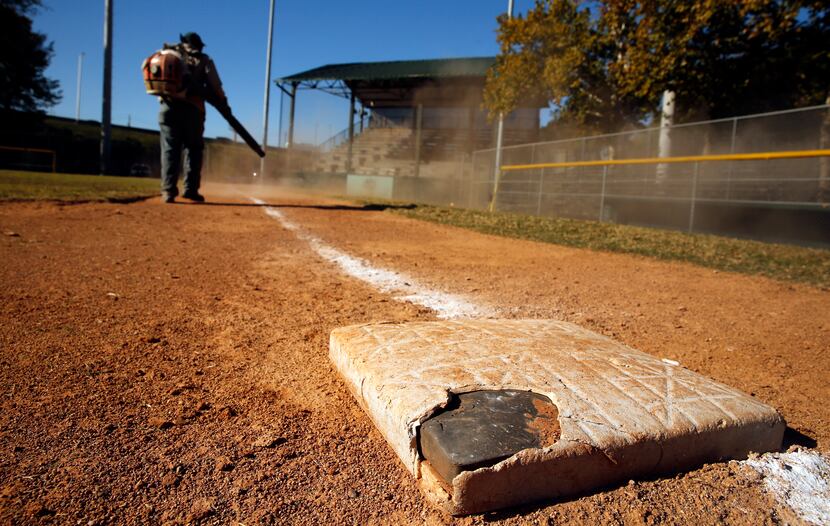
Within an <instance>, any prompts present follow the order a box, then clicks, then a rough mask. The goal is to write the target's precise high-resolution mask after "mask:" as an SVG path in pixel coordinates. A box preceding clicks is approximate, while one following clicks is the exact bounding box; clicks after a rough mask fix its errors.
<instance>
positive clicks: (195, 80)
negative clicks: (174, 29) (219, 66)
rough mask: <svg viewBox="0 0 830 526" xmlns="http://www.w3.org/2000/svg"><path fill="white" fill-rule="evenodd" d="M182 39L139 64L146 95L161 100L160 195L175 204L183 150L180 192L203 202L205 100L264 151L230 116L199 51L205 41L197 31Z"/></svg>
mask: <svg viewBox="0 0 830 526" xmlns="http://www.w3.org/2000/svg"><path fill="white" fill-rule="evenodd" d="M179 38H180V40H181V42H180V43H179V44H175V45H169V44H165V45H164V48H163V49H161V50H159V51H157V52H155V53H153V54H152V55H151V56H150V57H148V58H147V59H146V60H145V61H144V63H143V64H142V66H141V69H142V71H143V76H144V86H145V88H146V89H147V93H149V94H150V95H156V96H158V98H159V101H160V103H161V110H160V111H159V127H160V129H161V195H162V199H163V200H164V202H165V203H173V202H175V200H176V196H177V195H179V190H178V188H177V183H178V178H179V172H180V170H181V161H182V151H184V154H185V155H184V192H183V193H182V197H184V198H185V199H189V200H191V201H194V202H197V203H202V202H204V200H205V198H204V197H203V196H202V194H200V193H199V185H200V182H201V172H202V154H203V152H204V147H205V143H204V139H203V137H202V135H203V133H204V130H205V102H208V103H210V104H211V105H212V106H214V107H215V108H216V109H217V110H218V111H219V113H221V114H222V116H223V117H225V119H226V120H227V121H228V123H229V124H230V125H231V126H232V127H233V128H234V129H235V130H236V131H237V133H239V135H240V136H241V137H242V138H243V139H244V140H245V142H246V143H248V146H250V147H251V148H252V149H253V150H254V151H255V152H256V153H257V154H258V155H259V156H260V157H264V156H265V153H264V152H263V151H262V149H261V148H260V146H259V144H257V142H256V141H255V140H254V139H253V137H251V135H250V134H249V133H248V132H247V130H245V128H244V127H242V125H241V124H240V123H239V121H237V120H236V119H235V118H234V116H233V115H232V114H231V109H230V107H229V106H228V100H227V98H226V97H225V92H224V90H223V89H222V81H221V80H219V74H218V73H217V71H216V66H215V65H214V63H213V60H211V59H210V57H209V56H207V55H206V54H205V53H202V49H204V47H205V44H204V42H202V39H201V37H200V36H199V35H198V34H196V33H185V34H184V35H180V37H179Z"/></svg>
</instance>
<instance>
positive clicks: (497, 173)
mask: <svg viewBox="0 0 830 526" xmlns="http://www.w3.org/2000/svg"><path fill="white" fill-rule="evenodd" d="M507 18H513V0H507ZM503 142H504V112H501V111H500V112H499V124H498V128H497V129H496V160H495V163H494V166H493V177H494V181H493V197H492V198H491V199H490V207H489V209H490V211H491V212H492V211H493V210H495V208H496V195H497V193H498V191H499V178H500V177H501V148H502V143H503Z"/></svg>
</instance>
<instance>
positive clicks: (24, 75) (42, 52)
mask: <svg viewBox="0 0 830 526" xmlns="http://www.w3.org/2000/svg"><path fill="white" fill-rule="evenodd" d="M38 7H40V1H39V0H0V110H4V111H10V110H17V111H28V112H31V111H37V110H39V109H41V108H43V107H48V106H52V105H54V104H55V103H57V102H58V101H59V100H60V98H61V93H60V89H59V85H58V82H57V81H55V80H52V79H49V78H47V77H45V76H44V71H45V69H46V67H47V66H48V65H49V61H50V59H51V58H52V53H53V51H52V44H51V43H48V44H47V43H46V36H45V35H43V34H41V33H36V32H34V31H32V20H31V18H30V17H29V15H30V14H31V12H32V11H33V10H34V9H36V8H38Z"/></svg>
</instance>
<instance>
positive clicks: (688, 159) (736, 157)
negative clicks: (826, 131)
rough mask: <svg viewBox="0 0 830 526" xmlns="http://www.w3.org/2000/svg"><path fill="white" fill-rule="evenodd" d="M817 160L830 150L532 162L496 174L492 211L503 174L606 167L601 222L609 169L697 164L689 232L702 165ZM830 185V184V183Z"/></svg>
mask: <svg viewBox="0 0 830 526" xmlns="http://www.w3.org/2000/svg"><path fill="white" fill-rule="evenodd" d="M811 157H812V158H817V157H830V149H820V150H793V151H783V152H781V151H779V152H761V153H736V154H721V155H690V156H682V157H681V156H678V157H649V158H641V159H609V160H597V161H571V162H554V163H532V164H505V165H502V166H501V167H500V170H498V171H497V172H496V174H495V175H496V176H495V180H494V182H493V193H492V196H491V199H490V204H489V207H488V209H489V210H490V211H491V212H493V211H494V210H495V207H496V200H497V199H498V194H499V186H500V182H501V174H502V173H504V172H516V171H522V170H544V169H546V168H579V167H591V166H596V167H602V174H601V175H599V174H598V176H600V177H601V185H602V186H601V190H600V192H599V194H598V197H599V200H600V204H599V214H598V217H599V220H600V221H602V220H603V218H604V216H603V215H604V210H605V202H606V197H607V194H606V180H607V178H608V176H609V168H610V167H611V166H627V165H667V164H678V163H693V164H694V173H693V175H692V180H691V192H690V195H689V201H690V210H689V223H688V231H689V232H692V231H693V229H694V222H695V208H696V202H697V201H698V200H699V198H698V196H697V184H698V173H699V167H700V163H704V162H732V161H773V160H777V159H805V158H811ZM541 177H542V176H541V175H540V187H539V203H538V205H537V213H538V212H539V211H540V210H541V199H542V190H541ZM828 182H830V181H828Z"/></svg>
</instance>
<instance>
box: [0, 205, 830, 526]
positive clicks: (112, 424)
mask: <svg viewBox="0 0 830 526" xmlns="http://www.w3.org/2000/svg"><path fill="white" fill-rule="evenodd" d="M207 195H208V198H209V199H212V200H214V201H220V202H223V203H225V204H226V205H227V206H223V205H220V204H217V203H214V204H213V205H212V206H211V205H175V206H171V205H162V204H160V203H159V202H157V201H156V200H152V201H147V202H140V203H133V204H129V205H113V204H87V205H68V206H62V205H57V204H49V203H29V204H24V203H7V204H0V232H3V234H2V235H0V386H2V387H1V389H2V391H0V392H1V393H2V400H0V404H1V405H0V523H30V522H36V521H44V522H48V521H52V522H54V523H61V524H63V523H66V524H108V523H119V524H138V523H164V522H169V523H176V522H180V523H185V522H199V521H204V522H206V523H222V524H225V523H233V524H237V523H241V524H246V525H250V524H259V523H297V524H417V523H428V524H445V523H453V524H455V523H458V524H480V523H485V522H496V523H503V524H588V523H602V522H609V523H626V524H661V523H678V522H695V523H700V524H712V523H720V522H725V523H732V524H768V523H776V522H780V521H782V520H790V521H792V520H795V519H794V517H793V516H792V515H791V513H790V512H789V511H788V510H787V509H785V508H782V507H781V506H780V505H779V504H778V503H776V502H775V501H774V499H773V498H772V497H770V496H769V495H767V494H766V493H765V492H764V491H763V489H762V483H761V479H760V477H759V476H758V475H756V474H755V472H754V471H753V470H751V469H750V468H748V467H746V466H744V465H742V464H740V463H728V464H716V465H710V466H705V467H703V468H701V469H699V470H696V471H693V472H691V473H688V474H681V475H675V476H668V477H666V478H663V479H654V480H647V481H632V482H630V483H628V484H627V485H623V486H621V487H615V488H608V489H606V490H604V491H601V492H598V493H596V494H593V495H589V496H585V497H581V498H577V499H573V500H570V501H567V502H560V503H542V504H540V505H537V506H533V507H527V508H521V509H514V510H508V511H506V512H502V513H496V514H488V515H483V516H473V517H468V518H463V519H451V518H448V517H446V516H444V515H443V514H441V513H440V512H438V511H435V510H433V509H432V508H430V507H429V506H428V505H427V504H426V503H425V501H424V500H423V498H422V497H421V495H420V494H419V493H418V490H417V489H416V485H415V483H414V481H413V480H412V479H411V477H410V476H409V474H408V473H407V472H406V471H405V469H404V468H403V466H401V465H400V464H399V462H398V460H397V458H396V457H395V456H394V454H393V452H392V451H391V449H390V448H389V447H388V446H387V445H386V443H385V442H384V441H383V439H382V438H381V437H380V435H379V433H378V432H377V431H376V430H375V429H374V428H373V426H372V425H371V422H370V421H369V419H368V418H367V417H366V416H365V415H364V413H363V412H362V410H361V409H360V408H359V407H358V405H357V404H356V402H355V401H354V400H353V399H352V397H351V395H350V394H349V393H348V392H347V390H346V388H345V386H344V384H343V383H342V381H341V380H340V378H339V377H338V376H337V375H336V374H335V372H334V370H333V368H332V366H331V365H330V363H329V362H328V359H327V350H328V334H329V332H330V331H331V329H333V328H335V327H338V326H343V325H348V324H353V323H360V322H368V321H380V320H396V321H405V320H431V319H435V317H436V315H435V313H434V312H433V311H431V310H429V309H426V308H424V307H418V306H415V305H412V304H408V303H402V302H399V301H395V300H394V299H392V297H391V296H390V295H389V294H385V293H382V292H379V291H378V290H375V289H373V288H371V287H370V286H369V285H367V284H366V283H363V282H360V281H358V280H356V279H354V278H351V277H348V276H346V275H344V274H342V273H341V272H340V271H339V269H338V268H337V267H335V266H334V265H332V264H331V263H329V262H326V261H324V260H323V259H321V258H320V257H319V256H318V255H316V254H315V253H314V252H313V251H312V250H311V249H310V248H309V245H308V243H307V242H305V241H303V240H302V239H300V238H298V237H297V236H296V234H295V232H292V231H290V230H286V229H284V228H282V227H281V226H280V224H279V223H278V222H275V221H274V220H273V219H272V218H270V217H268V216H267V215H266V214H265V213H263V207H261V206H256V205H254V204H252V203H251V202H250V201H248V200H246V199H244V198H242V197H241V196H238V195H237V196H222V195H219V194H217V193H216V192H215V191H214V192H213V193H212V192H211V191H210V189H208V192H207ZM260 197H261V198H262V199H263V200H265V201H266V202H268V203H270V204H273V205H276V206H277V207H278V208H277V209H278V210H279V211H280V212H281V213H282V214H284V215H285V216H286V217H287V218H290V220H291V221H293V222H294V223H296V224H298V225H301V226H302V228H303V229H305V230H307V231H308V232H310V233H313V235H314V236H317V237H318V238H320V239H323V240H325V241H326V242H327V243H329V244H330V245H332V246H335V247H338V248H339V249H341V250H343V251H346V252H348V253H350V254H352V255H356V256H359V257H362V258H365V259H366V260H368V261H370V262H372V263H374V264H376V265H379V266H383V267H386V268H391V269H395V270H399V271H403V272H406V273H407V274H408V275H410V276H412V277H413V278H416V279H417V280H418V281H419V282H421V283H424V284H427V285H430V286H432V287H434V288H436V289H438V290H443V291H447V292H452V293H457V294H461V295H463V296H464V297H465V298H467V299H468V300H470V301H472V302H474V303H478V304H481V305H487V306H489V307H492V308H493V309H495V310H496V311H498V313H499V315H500V316H503V317H508V318H528V317H531V318H537V317H538V318H542V317H544V318H547V317H550V318H557V319H563V320H567V321H572V322H576V323H579V324H581V325H583V326H585V327H587V328H590V329H592V330H595V331H597V332H600V333H603V334H606V335H609V336H612V337H614V338H616V339H618V340H620V341H622V342H624V343H626V344H629V345H631V346H633V347H635V348H638V349H640V350H642V351H644V352H647V353H649V354H652V355H655V356H658V357H661V358H662V357H665V358H669V359H672V360H676V361H678V362H680V363H681V364H682V365H684V366H685V367H688V368H690V369H692V370H694V371H697V372H700V373H702V374H705V375H707V376H710V377H712V378H714V379H716V380H718V381H721V382H724V383H726V384H728V385H731V386H733V387H736V388H739V389H742V390H744V391H746V392H748V393H752V394H753V395H754V396H757V397H758V398H759V399H761V400H762V401H764V402H766V403H769V404H771V405H773V406H774V407H776V408H778V409H779V410H780V411H781V412H782V414H783V415H784V417H785V418H786V419H787V421H788V423H789V424H790V426H791V427H793V428H794V429H795V430H797V431H798V432H800V433H801V434H803V436H797V434H796V433H793V434H791V440H792V439H793V437H795V438H796V439H798V440H800V441H801V442H805V443H810V439H812V440H815V441H817V447H818V449H820V450H823V451H827V450H828V445H830V408H828V405H827V403H826V402H825V401H826V400H828V399H830V382H828V381H827V379H828V378H830V358H828V356H827V349H828V348H830V345H828V344H830V321H828V319H827V316H826V314H825V313H827V312H830V293H828V292H827V291H824V290H820V289H817V288H812V287H808V286H801V285H791V284H782V283H779V282H775V281H771V280H768V279H764V278H753V277H746V276H738V275H733V274H728V273H718V272H713V271H711V270H706V269H701V268H698V267H693V266H690V265H686V264H673V263H665V262H656V261H652V260H647V259H644V258H639V257H633V256H623V255H612V254H601V253H596V252H591V251H586V250H578V249H568V248H562V247H557V246H552V245H542V244H537V243H531V242H525V241H515V240H508V239H503V238H496V237H491V236H485V235H480V234H475V233H471V232H468V231H463V230H459V229H453V228H448V227H442V226H438V225H434V224H428V223H422V222H417V221H413V220H409V219H405V218H402V217H399V216H395V215H393V214H389V213H385V212H382V211H371V210H361V209H359V208H357V207H350V206H337V205H336V204H335V203H332V202H325V201H323V200H319V199H310V198H299V197H296V196H289V195H284V194H280V195H274V194H270V195H269V194H260ZM795 521H796V522H797V520H795Z"/></svg>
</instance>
